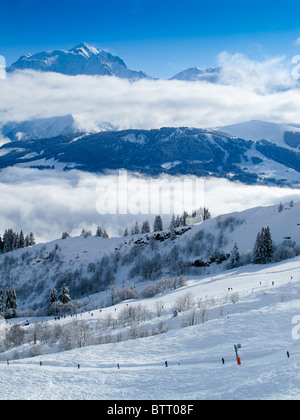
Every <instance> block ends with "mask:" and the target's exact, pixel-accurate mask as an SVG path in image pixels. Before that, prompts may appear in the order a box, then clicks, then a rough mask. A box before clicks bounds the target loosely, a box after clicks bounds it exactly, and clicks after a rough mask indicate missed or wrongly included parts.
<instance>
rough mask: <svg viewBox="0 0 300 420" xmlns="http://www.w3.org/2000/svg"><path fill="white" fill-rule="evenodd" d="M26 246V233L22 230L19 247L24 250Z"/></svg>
mask: <svg viewBox="0 0 300 420" xmlns="http://www.w3.org/2000/svg"><path fill="white" fill-rule="evenodd" d="M24 246H25V238H24V233H23V231H22V230H21V232H20V237H19V247H20V248H24Z"/></svg>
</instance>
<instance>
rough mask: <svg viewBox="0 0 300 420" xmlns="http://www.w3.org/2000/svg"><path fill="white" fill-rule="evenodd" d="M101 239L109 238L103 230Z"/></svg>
mask: <svg viewBox="0 0 300 420" xmlns="http://www.w3.org/2000/svg"><path fill="white" fill-rule="evenodd" d="M102 238H104V239H108V238H109V235H108V233H107V232H106V230H105V229H104V230H103V233H102Z"/></svg>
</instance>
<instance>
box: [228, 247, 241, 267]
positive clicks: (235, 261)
mask: <svg viewBox="0 0 300 420" xmlns="http://www.w3.org/2000/svg"><path fill="white" fill-rule="evenodd" d="M239 265H240V253H239V249H238V246H237V244H236V243H235V244H234V247H233V250H232V252H231V255H230V268H236V267H238V266H239Z"/></svg>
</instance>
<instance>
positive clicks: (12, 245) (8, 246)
mask: <svg viewBox="0 0 300 420" xmlns="http://www.w3.org/2000/svg"><path fill="white" fill-rule="evenodd" d="M32 245H35V238H34V234H33V233H32V232H30V234H28V235H26V236H25V235H24V233H23V231H22V230H21V232H20V233H16V232H14V230H13V229H5V232H4V234H3V238H2V237H1V235H0V253H6V252H10V251H15V250H16V249H19V248H25V247H28V246H32Z"/></svg>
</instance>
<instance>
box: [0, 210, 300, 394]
mask: <svg viewBox="0 0 300 420" xmlns="http://www.w3.org/2000/svg"><path fill="white" fill-rule="evenodd" d="M299 209H300V204H298V203H295V205H294V207H289V206H288V205H284V209H283V211H282V212H280V213H279V212H278V210H277V207H275V206H273V207H266V208H263V207H259V208H256V209H250V210H247V211H246V212H242V213H237V214H236V216H237V217H238V218H239V219H240V220H242V219H244V220H245V221H244V222H243V223H241V224H239V225H237V226H236V227H235V230H234V232H233V234H232V236H231V237H230V240H229V241H228V244H227V246H226V247H225V250H226V249H227V248H228V249H231V248H232V245H233V241H236V242H238V244H239V248H240V251H241V252H244V251H246V250H247V249H249V248H250V244H251V248H252V246H253V242H254V240H255V236H256V233H257V231H258V229H259V228H260V227H261V226H265V225H267V224H268V225H270V227H271V232H272V234H273V239H274V240H275V241H276V242H277V243H278V242H279V241H280V240H282V239H283V236H286V235H291V237H292V239H293V240H295V241H296V242H297V243H299V237H300V226H299V225H298V223H300V213H299ZM231 216H232V215H231ZM226 218H228V215H225V216H222V217H220V218H217V219H211V220H208V221H205V222H204V223H202V224H199V225H197V226H194V228H193V229H192V230H190V231H188V232H187V233H186V234H185V235H183V236H181V237H180V238H178V240H180V241H181V242H182V243H183V241H187V240H188V239H189V238H191V237H192V235H193V234H195V232H196V231H197V230H200V229H205V230H206V231H207V232H212V233H216V232H217V227H216V223H217V222H218V221H219V222H220V221H224V220H226ZM297 222H298V223H297ZM123 240H124V238H112V239H109V240H102V239H99V238H86V239H85V238H74V239H72V238H71V239H68V240H65V241H60V245H61V252H62V255H63V256H64V259H65V260H66V263H70V262H69V261H68V259H67V255H69V258H70V261H71V260H72V258H73V257H74V258H75V259H76V258H77V256H78V255H79V254H80V253H82V258H83V259H82V261H86V262H88V261H91V260H93V259H94V258H96V256H97V253H99V251H100V247H101V253H104V254H105V253H106V254H109V253H110V252H113V250H114V249H115V248H116V247H119V246H120V243H121V241H123ZM96 243H97V244H98V245H97V246H96ZM37 247H40V245H38V246H37ZM52 247H53V243H52V244H50V248H49V249H51V248H52ZM32 249H35V247H33V248H32ZM80 250H81V251H80ZM20 252H22V251H16V253H15V255H17V253H20ZM75 259H74V261H75ZM144 284H145V283H144ZM229 289H230V290H229ZM187 293H189V294H190V297H192V298H193V301H194V309H195V310H196V311H198V310H199V302H200V300H201V302H202V304H203V302H204V303H205V304H206V308H207V313H206V315H207V316H206V319H205V322H203V323H199V324H198V325H193V326H189V327H183V326H182V324H181V323H182V321H183V320H184V317H185V316H186V315H187V313H186V312H180V313H179V314H178V316H177V317H173V312H174V303H175V302H176V301H177V300H178V298H180V297H181V298H182V297H184V296H186V295H187ZM91 298H93V297H91ZM96 301H97V300H96ZM158 302H160V303H161V304H163V306H164V310H163V313H162V315H161V316H160V317H158V316H157V314H156V313H155V307H156V304H157V303H158ZM138 303H141V304H143V305H146V306H147V308H148V309H149V310H150V311H152V312H153V314H154V315H153V318H152V319H151V320H148V321H146V323H145V325H147V327H150V328H151V327H154V326H155V325H158V323H160V322H167V323H168V324H169V326H170V330H169V331H168V332H165V333H163V334H159V335H153V336H151V337H146V338H139V339H136V340H128V341H122V342H117V343H109V344H101V345H94V346H90V347H84V348H79V349H76V350H71V351H66V352H61V353H56V352H52V353H49V349H48V351H47V352H46V353H47V354H43V355H41V356H37V357H33V358H27V359H19V360H10V363H9V365H7V363H6V361H5V360H4V361H1V362H0V399H1V400H13V399H18V400H30V399H35V400H95V399H97V400H101V399H102V400H203V399H222V400H228V399H229V400H243V399H252V400H255V399H267V400H270V399H284V400H285V399H299V398H300V374H299V367H300V361H299V360H300V342H299V338H300V337H298V335H299V331H300V327H298V324H299V321H300V257H296V258H293V259H290V260H286V261H283V262H280V263H277V264H268V265H248V266H244V267H240V268H237V269H233V270H226V271H220V272H217V271H216V272H215V273H211V274H209V275H208V274H206V275H203V276H191V277H189V278H188V281H187V285H186V286H184V287H182V288H180V289H177V290H174V291H169V292H165V293H164V294H159V295H157V296H155V297H153V298H148V299H138V300H131V301H125V302H121V303H119V304H117V305H115V306H112V307H107V308H101V310H100V307H97V309H95V310H94V311H93V314H92V313H91V312H86V313H83V314H82V315H80V318H79V319H80V320H81V321H84V322H87V323H90V325H95V323H96V322H97V321H98V320H101V319H103V317H106V316H107V315H109V314H111V315H112V316H113V317H115V316H116V314H118V313H119V312H120V311H121V310H122V309H123V308H125V307H126V306H127V305H129V306H130V305H136V304H138ZM297 316H298V317H299V319H298V318H295V317H297ZM25 319H28V320H29V322H30V325H29V326H25V327H22V328H25V329H26V328H32V326H33V325H34V324H35V323H36V322H46V321H47V322H48V323H49V325H54V324H55V323H60V324H61V325H65V324H68V323H72V322H73V318H72V317H70V316H68V317H66V318H65V319H61V320H54V319H53V317H49V318H19V319H15V320H13V321H10V322H11V323H22V322H24V320H25ZM297 323H298V324H297ZM10 326H11V325H10V324H9V323H7V322H6V321H4V320H2V321H1V320H0V339H3V335H4V332H5V329H6V328H10ZM115 332H117V331H113V330H112V333H115ZM238 343H240V344H241V346H242V348H241V349H240V351H239V356H240V357H241V361H242V364H241V365H240V366H238V365H237V362H236V359H235V352H234V344H238ZM52 351H55V349H54V350H52ZM287 351H289V353H290V358H288V357H287ZM11 358H12V357H11ZM222 358H224V359H225V364H224V365H223V364H222V362H221V359H222ZM166 360H167V361H168V367H165V364H164V362H165V361H166ZM40 361H42V366H40ZM78 363H79V364H80V369H78V367H77V365H78ZM118 363H119V364H120V369H117V364H118Z"/></svg>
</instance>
